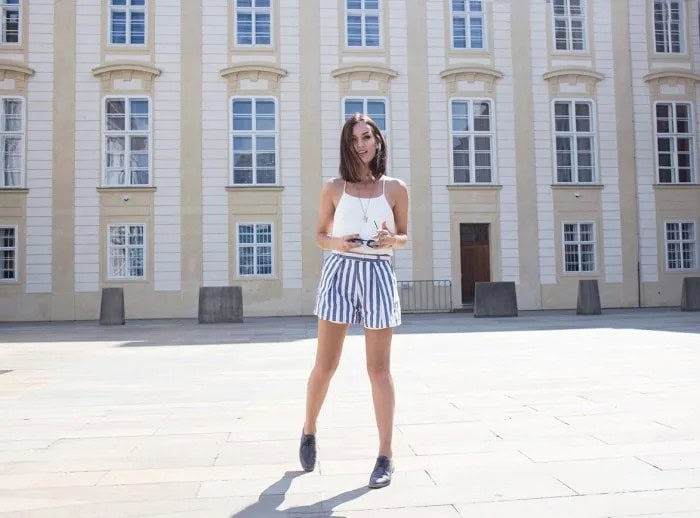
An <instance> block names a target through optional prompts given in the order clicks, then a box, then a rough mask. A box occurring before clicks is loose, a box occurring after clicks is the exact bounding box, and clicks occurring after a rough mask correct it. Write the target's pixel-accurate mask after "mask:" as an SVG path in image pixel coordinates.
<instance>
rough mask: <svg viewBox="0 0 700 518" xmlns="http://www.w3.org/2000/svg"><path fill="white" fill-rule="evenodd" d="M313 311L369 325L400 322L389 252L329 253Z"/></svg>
mask: <svg viewBox="0 0 700 518" xmlns="http://www.w3.org/2000/svg"><path fill="white" fill-rule="evenodd" d="M314 314H315V315H316V316H318V318H320V319H321V320H329V321H331V322H335V323H339V324H363V325H364V327H366V328H368V329H384V328H387V327H396V326H398V325H401V305H400V302H399V291H398V288H397V286H396V275H394V269H393V267H392V265H391V257H390V256H388V255H369V254H357V253H339V252H334V253H332V254H331V255H330V256H329V257H328V258H327V259H326V261H325V262H324V263H323V270H322V271H321V280H320V281H319V284H318V294H317V295H316V307H315V309H314Z"/></svg>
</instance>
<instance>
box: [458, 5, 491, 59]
mask: <svg viewBox="0 0 700 518" xmlns="http://www.w3.org/2000/svg"><path fill="white" fill-rule="evenodd" d="M464 1H465V10H464V11H455V10H454V4H453V3H452V2H451V1H450V2H449V10H450V49H451V50H454V51H457V52H469V51H472V52H487V51H488V50H489V45H488V35H489V33H488V27H487V26H488V23H487V22H488V16H487V13H486V5H485V4H486V2H485V1H484V0H479V1H480V2H481V11H478V13H479V14H473V13H476V12H477V11H474V12H472V11H471V9H466V6H467V5H469V1H470V0H464ZM456 13H463V15H462V14H456ZM456 16H459V17H460V18H464V27H465V46H464V47H456V46H455V24H454V19H455V17H456ZM473 17H478V18H481V31H482V34H481V45H482V46H481V47H472V46H471V37H470V36H471V25H470V23H468V22H470V21H471V18H473Z"/></svg>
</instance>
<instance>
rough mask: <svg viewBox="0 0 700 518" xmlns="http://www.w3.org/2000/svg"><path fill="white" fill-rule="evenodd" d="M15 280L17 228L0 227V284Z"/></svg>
mask: <svg viewBox="0 0 700 518" xmlns="http://www.w3.org/2000/svg"><path fill="white" fill-rule="evenodd" d="M16 280H17V227H9V226H0V282H2V281H16Z"/></svg>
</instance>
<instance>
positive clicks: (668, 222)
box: [663, 219, 698, 273]
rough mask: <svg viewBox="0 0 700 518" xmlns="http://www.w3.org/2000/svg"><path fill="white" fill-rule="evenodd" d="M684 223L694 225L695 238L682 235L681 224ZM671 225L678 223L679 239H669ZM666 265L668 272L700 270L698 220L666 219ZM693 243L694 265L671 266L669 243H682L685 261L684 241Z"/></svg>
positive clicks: (681, 251) (664, 229)
mask: <svg viewBox="0 0 700 518" xmlns="http://www.w3.org/2000/svg"><path fill="white" fill-rule="evenodd" d="M684 223H689V224H691V225H692V227H693V240H692V241H690V240H683V235H682V230H681V225H682V224H684ZM669 225H678V234H679V236H680V239H678V240H671V241H669V240H668V226H669ZM663 232H664V265H665V271H666V272H668V273H684V272H694V271H697V270H698V225H697V222H696V221H693V220H689V219H670V220H665V221H664V228H663ZM689 242H690V243H692V245H693V246H692V248H691V250H692V252H693V258H692V259H693V263H694V264H693V266H691V267H690V268H685V267H681V268H671V267H670V266H669V249H668V246H669V244H672V243H678V244H679V245H680V254H681V262H682V261H683V258H682V254H683V243H689Z"/></svg>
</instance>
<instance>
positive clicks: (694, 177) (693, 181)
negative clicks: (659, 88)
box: [652, 101, 698, 185]
mask: <svg viewBox="0 0 700 518" xmlns="http://www.w3.org/2000/svg"><path fill="white" fill-rule="evenodd" d="M660 104H667V105H670V106H671V114H672V117H671V119H670V121H671V122H672V123H673V128H674V130H675V129H676V128H677V127H678V121H677V116H676V106H677V105H679V104H684V105H686V106H687V107H688V117H689V121H688V129H690V130H692V131H691V132H690V133H678V132H677V131H674V132H669V133H659V131H658V115H657V112H656V110H657V107H658V105H660ZM693 104H694V103H692V102H690V101H654V105H653V110H654V111H653V114H652V115H653V124H654V130H653V138H654V166H655V167H656V171H655V176H656V178H655V180H656V182H657V184H658V185H697V182H698V174H697V164H696V160H697V157H696V150H695V146H696V141H697V139H696V138H695V137H696V127H695V113H694V112H693ZM659 135H666V137H665V138H669V139H671V140H672V142H674V144H673V150H672V151H671V160H672V164H671V175H672V180H671V181H670V182H662V181H661V165H660V160H659ZM679 135H687V138H688V139H689V140H690V146H689V148H690V181H689V182H680V181H679V180H678V144H677V142H678V138H679Z"/></svg>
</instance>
